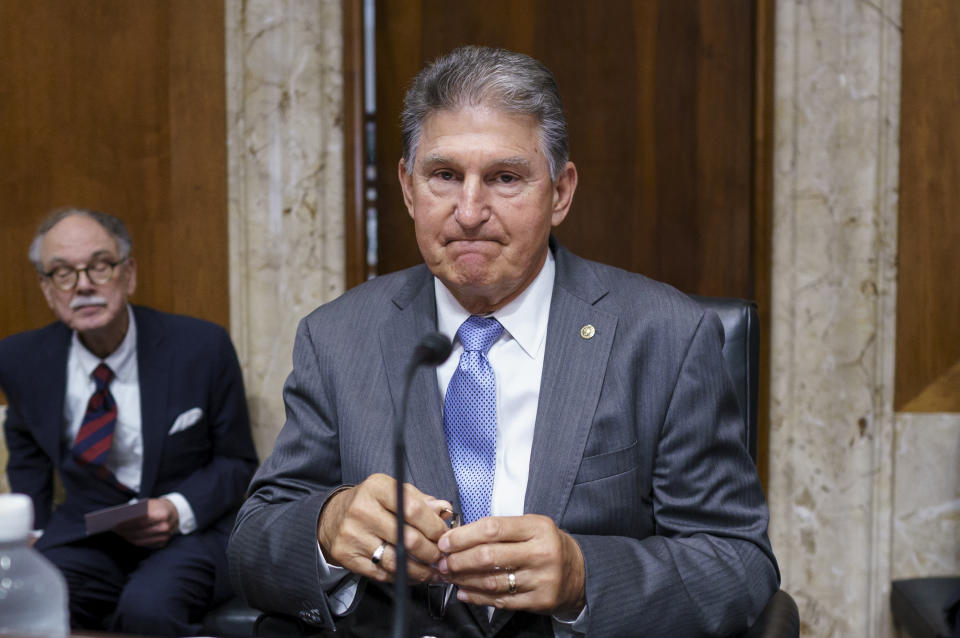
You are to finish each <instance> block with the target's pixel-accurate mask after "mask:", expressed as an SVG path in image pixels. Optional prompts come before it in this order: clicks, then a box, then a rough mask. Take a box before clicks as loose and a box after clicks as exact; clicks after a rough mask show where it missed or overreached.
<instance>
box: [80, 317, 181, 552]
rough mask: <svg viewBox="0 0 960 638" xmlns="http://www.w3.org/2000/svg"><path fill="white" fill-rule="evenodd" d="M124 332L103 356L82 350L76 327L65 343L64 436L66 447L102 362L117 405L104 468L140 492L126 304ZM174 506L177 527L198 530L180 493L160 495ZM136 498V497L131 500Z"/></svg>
mask: <svg viewBox="0 0 960 638" xmlns="http://www.w3.org/2000/svg"><path fill="white" fill-rule="evenodd" d="M127 319H128V323H127V334H126V335H125V336H124V338H123V341H121V342H120V345H119V346H118V347H117V349H116V350H114V351H113V352H112V353H110V355H109V356H107V358H105V359H100V357H98V356H97V355H95V354H93V353H92V352H90V351H89V350H87V348H86V346H84V345H83V343H82V342H81V341H80V336H79V335H78V334H77V332H76V331H74V332H73V338H72V340H71V342H70V352H69V354H68V355H67V395H66V400H65V401H64V403H63V421H64V432H63V437H64V439H65V441H66V444H67V448H68V449H69V448H72V447H73V440H74V439H75V438H76V437H77V433H78V432H79V431H80V426H81V425H83V417H84V414H86V411H87V403H89V401H90V397H91V396H92V395H93V393H94V391H95V390H96V387H97V384H96V382H95V381H94V379H93V376H92V375H93V371H94V370H95V369H96V367H97V366H98V365H100V363H105V364H107V366H109V368H110V369H111V370H112V371H113V375H114V376H113V381H111V382H110V386H109V387H110V394H112V395H113V399H114V401H116V403H117V424H116V428H115V429H114V431H113V443H112V445H111V447H110V452H109V453H108V454H107V461H106V466H107V468H108V469H109V470H110V471H112V472H113V473H114V475H115V476H116V477H117V480H118V481H120V482H121V483H122V484H124V485H126V486H127V487H129V488H130V489H131V490H133V491H134V492H139V491H140V481H141V478H142V476H143V431H142V427H141V419H140V373H139V369H138V367H137V324H136V321H134V318H133V310H132V309H131V308H130V306H129V305H128V306H127ZM163 498H166V499H168V500H169V501H170V502H171V503H173V505H174V507H176V508H177V513H178V515H179V518H180V523H179V531H180V533H181V534H189V533H190V532H192V531H194V530H195V529H196V528H197V522H196V521H197V519H196V517H195V516H194V513H193V508H191V507H190V504H189V503H188V502H187V499H186V498H185V497H184V496H183V495H182V494H180V493H179V492H172V493H170V494H165V495H164V496H163ZM133 500H136V499H133Z"/></svg>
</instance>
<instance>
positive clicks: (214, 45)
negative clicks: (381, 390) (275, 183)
mask: <svg viewBox="0 0 960 638" xmlns="http://www.w3.org/2000/svg"><path fill="white" fill-rule="evenodd" d="M223 34H224V29H223V3H222V2H193V1H191V0H137V1H136V2H130V1H129V0H71V1H70V2H61V1H58V0H3V2H0V149H3V152H2V153H0V227H2V229H3V232H0V264H2V265H0V272H2V273H3V276H2V277H0V338H2V337H5V336H7V335H9V334H13V333H15V332H19V331H22V330H26V329H30V328H36V327H39V326H41V325H45V324H46V323H49V322H50V321H52V320H53V315H52V313H51V312H50V310H49V309H48V308H47V306H46V303H45V302H44V300H43V297H42V295H41V293H40V290H39V286H38V285H37V281H36V275H35V273H34V271H33V268H32V266H31V265H30V264H29V262H28V261H27V258H26V253H27V247H28V244H29V242H30V240H31V238H32V237H33V233H34V231H35V230H36V227H37V224H38V223H39V221H40V220H41V219H42V218H43V217H44V216H45V215H46V214H47V212H48V211H49V210H51V209H53V208H57V207H62V206H68V205H77V206H82V207H87V208H96V209H99V210H103V211H105V212H109V213H112V214H114V215H117V216H119V217H121V218H122V219H124V221H125V222H127V225H128V226H129V228H130V231H131V233H132V235H133V240H134V250H133V253H134V256H135V257H136V258H137V261H138V265H139V270H138V289H137V292H136V294H135V295H134V301H135V302H137V303H142V304H146V305H150V306H153V307H156V308H159V309H162V310H167V311H172V312H180V313H185V314H191V315H195V316H199V317H203V318H206V319H209V320H212V321H215V322H217V323H219V324H221V325H224V326H227V325H228V323H229V303H228V302H229V297H228V287H229V286H228V279H227V203H226V141H225V140H226V133H225V130H226V115H225V113H226V110H225V89H224V86H225V83H224V64H225V63H224V35H223Z"/></svg>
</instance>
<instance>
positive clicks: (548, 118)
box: [400, 46, 570, 179]
mask: <svg viewBox="0 0 960 638" xmlns="http://www.w3.org/2000/svg"><path fill="white" fill-rule="evenodd" d="M467 106H489V107H492V108H495V109H499V110H503V111H506V112H509V113H520V114H527V115H532V116H534V117H535V118H536V119H537V121H538V122H539V123H540V145H541V149H542V150H543V154H544V156H545V157H546V158H547V161H548V162H549V163H550V177H551V178H552V179H556V178H557V176H558V175H560V171H561V170H563V167H564V166H566V164H567V160H568V159H569V156H570V150H569V147H568V142H567V120H566V118H565V117H564V115H563V104H562V103H561V101H560V91H559V89H558V88H557V81H556V79H555V78H554V77H553V73H552V72H551V71H550V69H548V68H547V67H546V66H544V65H543V63H541V62H539V61H537V60H534V59H533V58H531V57H530V56H528V55H524V54H522V53H514V52H512V51H506V50H504V49H493V48H490V47H478V46H467V47H460V48H459V49H454V50H453V51H451V52H450V53H448V54H446V55H444V56H441V57H439V58H437V59H436V60H434V61H433V62H432V63H430V64H429V65H427V66H426V67H424V68H423V70H421V71H420V72H419V73H418V74H417V76H416V77H415V78H414V79H413V84H412V85H411V87H410V90H408V91H407V95H406V98H404V101H403V113H402V114H401V115H400V129H401V138H402V141H403V165H404V169H405V170H407V171H411V170H413V162H414V159H415V158H416V155H417V146H418V145H419V143H420V132H421V129H422V127H423V122H424V120H425V119H426V118H427V116H428V115H430V114H431V113H433V112H435V111H441V110H454V109H458V108H463V107H467Z"/></svg>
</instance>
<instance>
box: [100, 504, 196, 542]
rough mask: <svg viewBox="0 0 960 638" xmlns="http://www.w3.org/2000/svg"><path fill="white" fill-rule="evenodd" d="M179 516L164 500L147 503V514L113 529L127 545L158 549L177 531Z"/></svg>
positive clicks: (173, 507)
mask: <svg viewBox="0 0 960 638" xmlns="http://www.w3.org/2000/svg"><path fill="white" fill-rule="evenodd" d="M179 526H180V515H179V514H178V513H177V508H176V507H175V506H174V505H173V503H172V502H171V501H169V500H167V499H165V498H151V499H149V500H148V501H147V513H146V514H144V515H143V516H141V517H139V518H135V519H133V520H130V521H126V522H124V523H120V524H119V525H117V526H116V527H114V528H113V531H114V532H116V533H117V534H119V535H120V536H122V537H123V538H124V539H126V541H127V542H128V543H131V544H133V545H139V546H141V547H149V548H151V549H158V548H160V547H163V546H165V545H166V544H167V543H168V542H169V541H170V538H171V537H172V536H173V535H174V534H176V533H177V532H178V531H179Z"/></svg>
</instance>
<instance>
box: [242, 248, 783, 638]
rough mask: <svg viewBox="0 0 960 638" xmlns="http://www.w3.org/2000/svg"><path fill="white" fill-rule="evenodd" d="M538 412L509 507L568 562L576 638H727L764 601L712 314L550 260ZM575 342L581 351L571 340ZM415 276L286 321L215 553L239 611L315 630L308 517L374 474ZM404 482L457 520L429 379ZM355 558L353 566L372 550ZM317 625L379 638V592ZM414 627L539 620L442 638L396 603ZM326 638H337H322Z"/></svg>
mask: <svg viewBox="0 0 960 638" xmlns="http://www.w3.org/2000/svg"><path fill="white" fill-rule="evenodd" d="M551 249H552V250H553V251H554V254H555V256H556V260H557V261H556V266H557V271H556V281H555V284H554V290H553V299H552V302H551V306H550V319H549V324H548V331H547V343H546V353H545V360H544V367H543V377H542V380H541V386H540V402H539V408H538V413H537V419H536V426H535V428H536V429H535V433H534V440H533V450H532V456H531V462H530V476H529V483H528V487H527V492H526V497H525V503H524V509H525V511H526V512H528V513H539V514H544V515H546V516H549V517H551V518H552V519H553V520H554V521H555V522H556V523H557V525H558V526H559V527H560V528H562V529H564V530H566V531H567V532H569V533H570V534H572V535H573V537H574V538H575V539H576V540H577V542H578V543H579V544H580V547H581V549H582V551H583V556H584V560H585V564H586V598H587V607H588V613H589V629H588V632H587V635H589V636H695V635H701V634H711V635H726V634H730V633H735V632H737V631H741V630H743V629H745V628H746V627H747V626H748V625H749V624H751V623H752V622H753V620H754V619H755V618H756V617H757V615H758V614H759V613H760V611H761V609H762V608H763V606H764V604H765V603H766V601H767V599H768V598H769V597H770V596H771V595H772V594H773V592H774V591H775V590H776V588H777V586H778V580H779V576H778V572H777V568H776V562H775V559H774V557H773V554H772V552H771V549H770V544H769V541H768V539H767V533H766V530H767V518H768V514H767V508H766V504H765V502H764V499H763V494H762V493H761V489H760V483H759V480H758V477H757V473H756V470H755V468H754V466H753V463H752V462H751V460H750V457H749V455H748V454H747V451H746V449H745V448H744V446H743V443H742V432H743V423H742V421H741V419H742V417H741V415H740V412H739V406H738V403H737V399H736V397H735V394H734V391H733V388H732V384H731V381H730V377H729V374H728V373H727V372H726V368H725V367H724V363H723V357H722V353H721V348H722V342H723V328H722V325H721V324H720V321H719V320H718V319H717V317H716V315H714V314H713V313H709V314H704V312H703V310H702V309H701V308H700V306H699V305H698V304H696V303H695V302H693V301H692V300H691V299H689V298H688V297H687V296H686V295H683V294H681V293H679V292H677V291H676V290H674V289H673V288H670V287H669V286H666V285H664V284H660V283H657V282H654V281H651V280H649V279H647V278H645V277H642V276H640V275H636V274H631V273H627V272H625V271H622V270H619V269H615V268H611V267H608V266H604V265H601V264H597V263H594V262H589V261H585V260H583V259H580V258H578V257H576V256H574V255H572V254H571V253H569V252H568V251H566V250H564V249H563V248H562V247H560V246H558V245H557V244H556V243H555V242H553V241H551ZM585 324H592V325H593V326H594V327H595V328H596V334H595V336H594V337H593V338H591V339H584V338H582V337H581V336H580V328H581V327H582V326H584V325H585ZM436 325H437V322H436V303H435V299H434V288H433V283H432V276H431V275H430V273H429V271H428V270H427V269H426V268H425V267H424V266H418V267H415V268H411V269H409V270H405V271H402V272H399V273H396V274H393V275H388V276H384V277H378V278H376V279H374V280H372V281H370V282H368V283H366V284H364V285H362V286H360V287H358V288H356V289H354V290H352V291H350V292H348V293H347V294H345V295H343V296H342V297H340V298H339V299H337V300H335V301H333V302H331V303H329V304H327V305H325V306H322V307H320V308H319V309H317V310H316V311H315V312H314V313H312V314H311V315H309V316H308V317H307V318H306V319H304V320H303V321H302V322H301V324H300V327H299V330H298V333H297V340H296V345H295V346H294V352H293V363H294V369H293V372H292V374H291V375H290V377H289V379H288V380H287V383H286V386H285V388H284V398H285V401H286V407H287V422H286V425H285V426H284V428H283V429H282V431H281V433H280V435H279V437H278V439H277V443H276V447H275V449H274V452H273V454H272V455H271V456H270V458H268V459H267V460H266V461H265V463H264V465H263V467H262V468H261V469H260V470H259V472H258V473H257V475H256V476H255V477H254V480H253V483H252V484H251V497H250V498H249V499H248V500H247V502H246V503H245V504H244V506H243V508H242V509H241V512H240V515H239V516H238V517H237V524H236V527H235V528H234V532H233V535H232V537H231V542H230V548H229V550H228V552H229V557H230V560H231V572H232V577H233V582H234V588H235V589H236V590H237V591H239V592H241V593H242V595H243V596H245V597H246V598H247V600H248V601H250V602H251V603H252V604H253V605H254V606H256V607H260V608H262V609H266V610H271V611H275V612H280V613H284V614H290V615H294V616H299V617H300V618H302V619H304V620H306V621H309V622H312V623H316V624H319V625H326V626H330V624H331V623H332V622H333V620H334V619H332V618H331V616H330V613H329V607H328V601H327V599H326V596H325V594H324V592H323V591H321V590H320V588H319V587H318V586H317V581H318V562H317V558H318V557H317V552H318V550H317V541H316V533H317V518H318V514H319V512H320V509H321V508H322V507H323V504H324V502H325V501H326V499H327V497H328V496H329V495H330V494H331V492H332V491H333V490H335V489H336V488H337V487H339V486H341V485H344V484H347V485H349V484H356V483H360V482H361V481H363V480H364V479H365V478H366V477H367V476H369V475H370V474H372V473H374V472H385V473H392V467H393V463H392V452H391V441H392V437H391V428H392V424H393V415H394V413H395V410H397V409H398V408H397V403H398V402H399V400H400V393H401V389H402V383H403V379H402V377H403V373H404V369H405V366H406V364H407V362H408V360H409V358H410V356H411V353H412V352H413V349H414V346H415V344H416V343H417V341H418V340H419V339H420V338H421V337H422V336H423V335H424V334H426V333H428V332H431V331H433V330H435V329H436ZM411 396H412V400H411V402H410V403H411V408H410V413H409V414H408V419H407V426H406V428H407V429H406V442H407V455H408V459H407V462H408V480H409V481H410V482H411V483H413V484H414V485H416V486H417V487H418V488H419V489H421V490H422V491H424V492H426V493H428V494H432V495H434V496H437V497H441V498H446V499H448V500H450V501H451V502H453V503H457V486H456V481H455V479H454V475H453V470H452V468H451V465H450V461H449V456H448V453H447V448H446V443H445V438H444V432H443V423H442V418H441V405H442V397H441V396H440V392H439V389H438V386H437V379H436V373H435V371H434V370H433V369H426V368H424V369H421V370H420V371H419V372H418V374H417V376H416V377H415V379H414V381H413V387H412V394H411ZM371 549H372V548H371ZM362 585H363V587H365V589H364V590H363V591H362V592H361V594H360V595H359V596H358V597H357V600H356V601H355V606H356V608H355V609H354V610H353V612H352V613H350V614H349V615H347V616H346V617H344V618H341V619H336V623H337V626H338V628H339V629H341V630H344V629H345V630H347V633H348V635H350V634H352V633H355V634H356V635H382V634H383V633H384V632H385V631H386V629H387V628H388V627H389V625H390V621H391V615H390V613H389V606H390V591H389V586H387V587H383V586H381V585H379V584H376V583H372V582H363V583H362ZM414 596H415V598H416V600H417V603H415V604H414V610H413V613H414V620H413V625H412V626H413V628H414V629H415V630H416V631H417V632H419V633H418V634H417V635H420V634H423V633H432V634H435V635H470V636H482V635H492V634H494V633H496V632H498V631H500V632H502V633H501V635H511V636H514V635H517V636H520V635H530V636H535V635H551V628H550V622H549V619H547V618H545V617H543V616H537V615H534V614H531V613H510V612H497V613H496V614H495V615H494V617H493V621H492V625H491V624H490V623H487V620H486V616H485V613H484V610H477V609H475V608H467V607H466V606H464V605H460V604H459V603H456V604H453V603H451V608H450V609H448V612H447V620H448V621H449V622H448V623H447V624H446V625H443V624H442V623H439V624H438V623H437V622H434V621H432V620H431V619H430V618H429V616H428V615H427V613H426V611H425V609H424V608H423V607H422V605H420V604H419V602H420V601H421V597H422V592H421V591H417V592H415V593H414ZM338 635H340V634H338Z"/></svg>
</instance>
